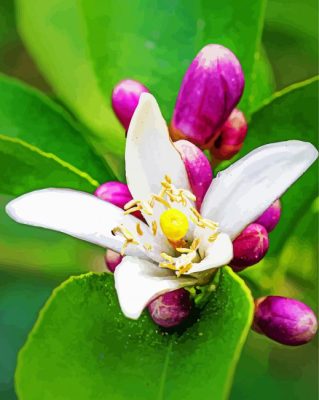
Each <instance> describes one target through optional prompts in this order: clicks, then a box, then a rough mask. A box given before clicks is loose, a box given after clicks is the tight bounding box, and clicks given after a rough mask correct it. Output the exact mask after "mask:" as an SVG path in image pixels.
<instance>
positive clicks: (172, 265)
mask: <svg viewBox="0 0 319 400" xmlns="http://www.w3.org/2000/svg"><path fill="white" fill-rule="evenodd" d="M159 266H160V267H161V268H168V269H171V270H173V271H176V267H175V265H174V264H171V263H165V262H163V263H160V264H159Z"/></svg>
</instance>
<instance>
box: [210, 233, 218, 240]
mask: <svg viewBox="0 0 319 400" xmlns="http://www.w3.org/2000/svg"><path fill="white" fill-rule="evenodd" d="M218 235H219V233H218V232H216V233H214V234H213V235H211V236H209V237H208V241H209V242H215V240H216V239H217V237H218Z"/></svg>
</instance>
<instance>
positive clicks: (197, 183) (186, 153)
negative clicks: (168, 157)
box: [174, 140, 213, 210]
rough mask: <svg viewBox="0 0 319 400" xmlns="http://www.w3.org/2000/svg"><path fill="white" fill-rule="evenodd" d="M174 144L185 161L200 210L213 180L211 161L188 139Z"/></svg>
mask: <svg viewBox="0 0 319 400" xmlns="http://www.w3.org/2000/svg"><path fill="white" fill-rule="evenodd" d="M174 145H175V147H176V149H177V150H178V151H179V153H180V155H181V157H182V159H183V161H184V164H185V168H186V171H187V175H188V179H189V183H190V185H191V188H192V191H193V193H194V195H195V196H196V207H197V209H198V210H199V209H200V206H201V204H202V201H203V199H204V196H205V194H206V192H207V189H208V188H209V186H210V184H211V182H212V180H213V172H212V169H211V166H210V163H209V161H208V159H207V157H206V156H205V154H204V153H203V152H202V151H201V150H200V149H199V148H198V147H196V146H195V145H194V144H193V143H191V142H188V141H187V140H178V141H177V142H175V143H174Z"/></svg>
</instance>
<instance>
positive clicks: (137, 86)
mask: <svg viewBox="0 0 319 400" xmlns="http://www.w3.org/2000/svg"><path fill="white" fill-rule="evenodd" d="M142 93H148V89H147V88H146V87H145V86H144V85H142V84H141V83H140V82H138V81H133V80H132V79H126V80H124V81H121V82H119V83H118V84H117V85H116V86H115V88H114V89H113V93H112V107H113V110H114V112H115V114H116V116H117V118H118V119H119V120H120V122H121V124H122V125H123V126H124V128H125V129H126V130H127V129H128V127H129V125H130V122H131V118H132V116H133V114H134V111H135V108H136V107H137V104H138V101H139V99H140V95H141V94H142Z"/></svg>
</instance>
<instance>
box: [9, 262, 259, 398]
mask: <svg viewBox="0 0 319 400" xmlns="http://www.w3.org/2000/svg"><path fill="white" fill-rule="evenodd" d="M113 286H114V283H113V277H112V276H110V275H107V274H103V275H93V274H88V275H83V276H80V277H77V278H71V279H70V280H68V281H67V282H66V283H65V284H63V285H62V286H60V287H59V288H58V289H56V290H55V291H54V293H53V295H52V296H51V298H50V300H49V301H48V303H47V304H46V306H45V307H44V309H43V310H42V312H41V314H40V317H39V319H38V321H37V323H36V325H35V327H34V329H33V331H32V332H31V334H30V336H29V338H28V341H27V343H26V344H25V346H24V348H23V350H22V351H21V353H20V356H19V360H18V368H17V373H16V388H17V392H18V395H19V399H21V400H24V399H30V398H32V399H33V400H37V399H41V400H49V399H59V398H61V399H62V398H63V399H65V398H67V399H70V400H72V399H77V400H80V399H85V400H87V399H91V398H92V399H93V398H94V399H103V400H104V399H128V398H130V399H181V398H184V399H195V398H214V399H216V400H218V399H223V398H225V397H226V396H227V393H228V391H229V386H230V383H231V380H232V376H233V372H234V368H235V365H236V363H237V361H238V357H239V354H240V351H241V348H242V346H243V343H244V341H245V338H246V335H247V332H248V329H249V326H250V323H251V318H252V310H253V306H252V300H251V296H250V293H249V291H248V289H247V288H246V286H245V285H244V283H243V281H241V280H240V278H239V277H238V276H237V275H235V274H234V273H233V272H232V271H231V270H230V269H228V268H225V269H223V270H221V272H220V279H219V283H218V289H217V290H216V292H215V293H214V295H213V296H212V298H211V300H210V302H209V303H208V304H207V305H206V306H205V308H204V309H203V310H202V312H201V314H200V315H199V316H198V318H196V320H195V321H194V322H193V324H191V325H190V326H188V327H187V328H186V329H185V330H184V331H183V332H182V331H179V332H175V333H167V332H164V331H161V329H159V328H158V327H156V325H154V324H153V322H152V321H151V320H150V318H149V316H148V315H147V314H146V313H145V314H143V316H142V317H141V318H140V319H139V320H138V321H131V320H128V319H126V318H125V317H124V316H123V315H122V313H121V311H120V309H119V306H118V302H117V299H116V294H115V290H114V287H113Z"/></svg>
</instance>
